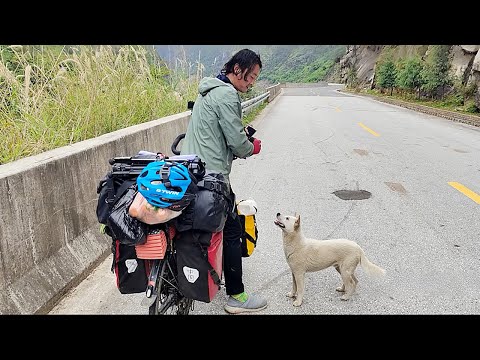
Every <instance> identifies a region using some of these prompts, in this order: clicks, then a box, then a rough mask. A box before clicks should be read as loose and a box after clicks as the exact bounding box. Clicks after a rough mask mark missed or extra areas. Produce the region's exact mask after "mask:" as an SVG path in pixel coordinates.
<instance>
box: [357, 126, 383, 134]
mask: <svg viewBox="0 0 480 360" xmlns="http://www.w3.org/2000/svg"><path fill="white" fill-rule="evenodd" d="M358 125H360V126H361V127H362V128H364V129H365V130H367V131H368V132H369V133H370V134H372V135H374V136H380V134H378V133H376V132H375V131H373V130H372V129H370V128H368V127H366V126H365V125H363V124H362V123H358Z"/></svg>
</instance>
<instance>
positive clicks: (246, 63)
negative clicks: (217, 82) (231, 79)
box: [221, 49, 262, 79]
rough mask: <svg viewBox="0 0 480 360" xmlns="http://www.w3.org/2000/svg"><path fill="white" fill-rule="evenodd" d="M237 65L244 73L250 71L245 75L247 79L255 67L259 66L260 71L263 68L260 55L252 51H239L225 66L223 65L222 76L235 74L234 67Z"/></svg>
mask: <svg viewBox="0 0 480 360" xmlns="http://www.w3.org/2000/svg"><path fill="white" fill-rule="evenodd" d="M235 64H238V66H239V67H240V69H241V70H242V71H244V70H245V69H248V71H247V72H246V73H245V77H244V78H245V79H246V78H247V76H248V74H250V72H251V71H252V70H253V68H254V67H255V65H257V64H258V66H260V69H261V68H262V60H260V55H259V54H257V53H256V52H255V51H252V50H250V49H243V50H240V51H238V52H237V53H236V54H235V55H233V56H232V58H231V59H230V60H228V62H227V63H226V64H225V65H223V69H222V71H221V74H223V75H227V74H231V73H233V67H234V66H235Z"/></svg>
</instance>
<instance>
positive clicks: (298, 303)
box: [293, 299, 302, 306]
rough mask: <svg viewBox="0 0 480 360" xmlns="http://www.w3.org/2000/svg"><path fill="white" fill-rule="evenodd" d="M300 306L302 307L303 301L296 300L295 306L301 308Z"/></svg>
mask: <svg viewBox="0 0 480 360" xmlns="http://www.w3.org/2000/svg"><path fill="white" fill-rule="evenodd" d="M300 305H302V301H301V300H298V299H297V300H295V301H294V302H293V306H300Z"/></svg>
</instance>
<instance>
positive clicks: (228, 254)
mask: <svg viewBox="0 0 480 360" xmlns="http://www.w3.org/2000/svg"><path fill="white" fill-rule="evenodd" d="M241 236H242V225H241V223H240V218H239V217H238V216H236V215H235V214H233V213H231V212H229V213H228V216H227V220H226V221H225V226H224V228H223V274H224V275H225V290H226V292H227V295H236V294H240V293H242V292H243V291H244V290H245V288H244V286H243V282H242V247H241V240H240V238H241Z"/></svg>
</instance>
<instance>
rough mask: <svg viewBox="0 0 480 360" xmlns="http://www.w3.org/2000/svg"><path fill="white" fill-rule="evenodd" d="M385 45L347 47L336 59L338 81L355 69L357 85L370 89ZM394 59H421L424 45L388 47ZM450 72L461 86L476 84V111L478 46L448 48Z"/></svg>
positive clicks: (479, 92) (479, 83) (479, 90)
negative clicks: (338, 73) (413, 56)
mask: <svg viewBox="0 0 480 360" xmlns="http://www.w3.org/2000/svg"><path fill="white" fill-rule="evenodd" d="M386 47H387V45H348V46H347V53H346V54H345V55H344V56H343V57H342V58H341V59H340V78H341V79H342V81H343V82H346V79H347V76H348V73H349V71H350V70H351V69H355V71H356V75H357V82H358V84H359V85H360V86H361V87H363V88H371V87H372V85H373V80H374V78H375V65H376V63H377V60H378V58H379V56H380V55H381V54H382V51H384V50H385V48H386ZM388 47H389V48H390V50H393V51H392V53H393V55H394V57H395V58H397V59H398V58H402V57H407V56H411V55H413V54H418V55H419V56H421V57H423V56H425V54H426V52H427V49H428V45H397V46H388ZM450 55H451V56H450V59H451V69H450V71H451V73H452V74H453V75H455V76H457V77H458V78H459V79H461V80H462V82H463V83H464V84H467V85H470V84H473V83H475V84H477V93H476V96H475V99H476V101H475V103H476V105H477V107H479V108H480V45H452V46H451V49H450Z"/></svg>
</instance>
